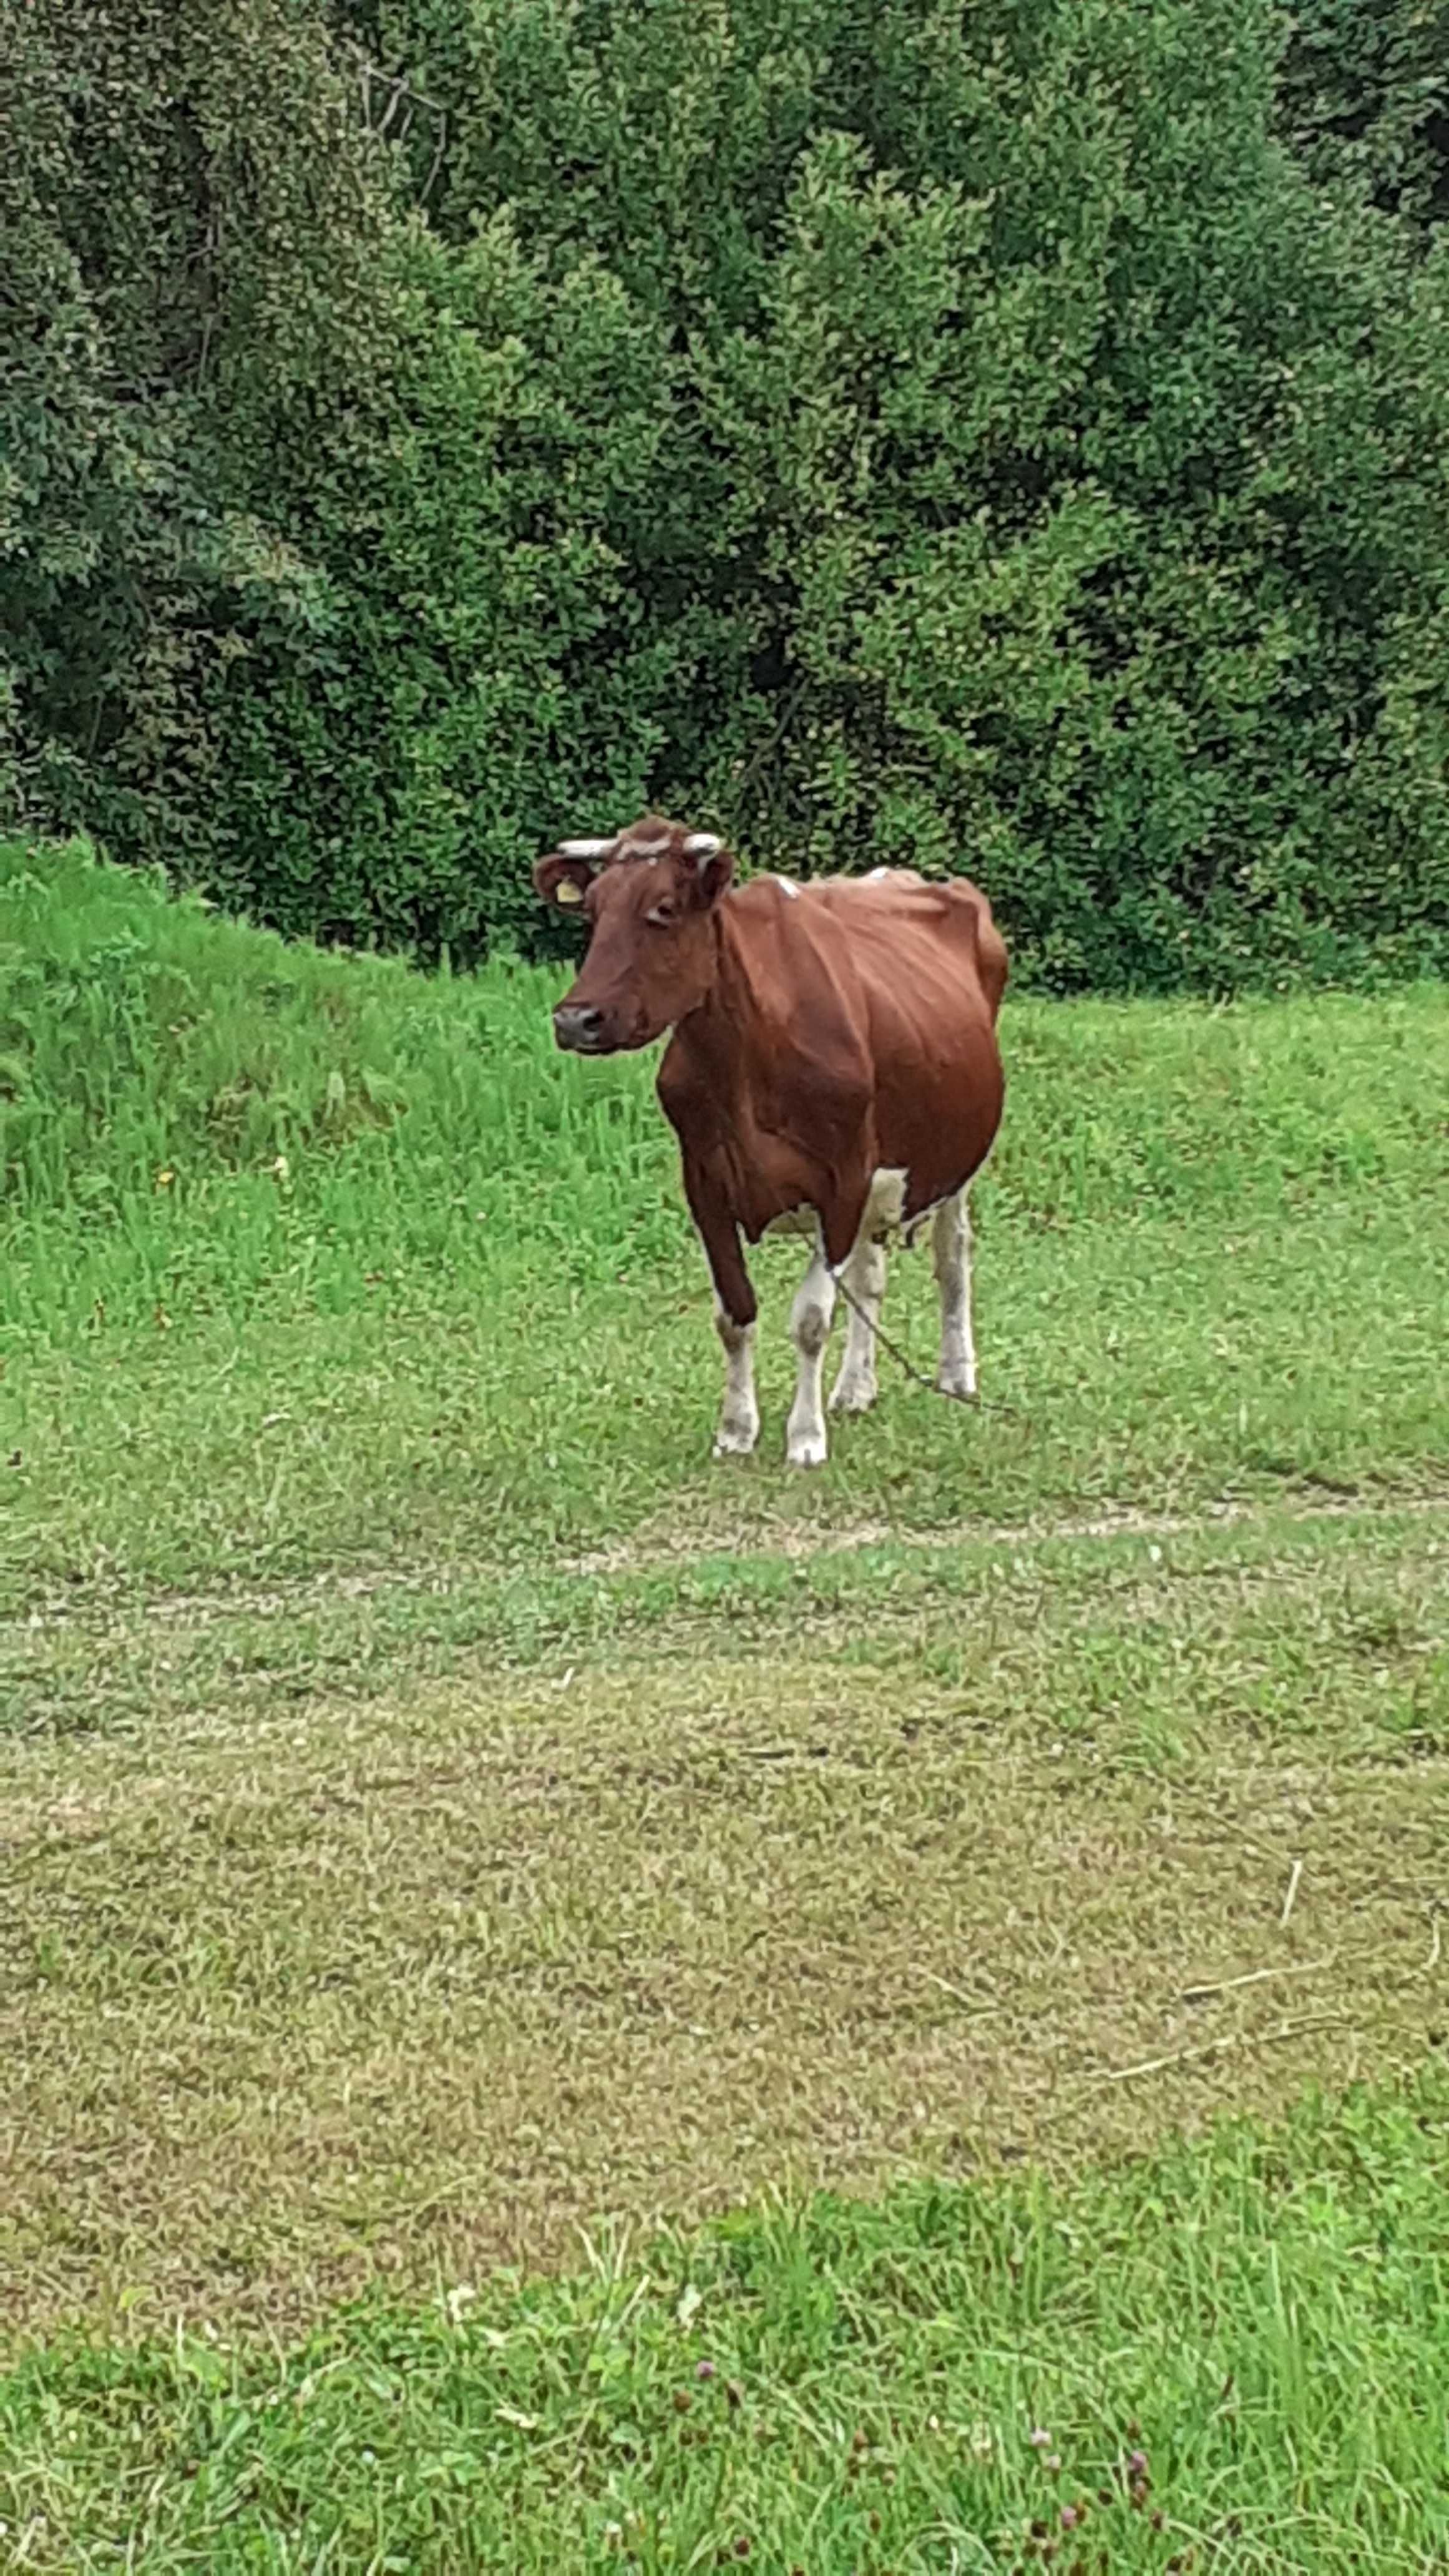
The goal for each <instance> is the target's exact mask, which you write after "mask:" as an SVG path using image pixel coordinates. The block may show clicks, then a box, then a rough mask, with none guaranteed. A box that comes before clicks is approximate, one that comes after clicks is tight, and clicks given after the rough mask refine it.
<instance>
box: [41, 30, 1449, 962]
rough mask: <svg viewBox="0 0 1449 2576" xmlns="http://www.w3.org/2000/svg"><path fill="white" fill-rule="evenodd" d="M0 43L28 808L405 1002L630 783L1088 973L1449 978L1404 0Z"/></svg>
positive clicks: (1430, 386)
mask: <svg viewBox="0 0 1449 2576" xmlns="http://www.w3.org/2000/svg"><path fill="white" fill-rule="evenodd" d="M0 13H3V19H4V25H5V28H6V37H7V41H6V53H7V55H8V56H10V57H11V58H12V62H13V77H11V78H10V79H9V80H8V81H7V82H6V83H5V84H4V88H5V89H6V90H7V91H8V94H9V99H10V107H9V111H8V124H7V128H6V130H5V131H4V132H3V133H0V199H3V201H4V202H3V206H0V212H3V215H4V219H5V226H6V242H7V255H8V263H9V270H10V277H9V280H8V281H7V292H6V298H5V301H4V302H3V304H0V436H3V451H0V460H3V461H0V548H3V550H4V556H5V563H6V579H5V587H4V593H3V599H0V762H3V763H4V764H6V765H7V766H8V785H9V799H8V801H9V802H10V804H11V805H12V806H13V807H15V808H16V809H17V810H18V811H19V813H20V815H21V817H22V819H26V820H29V821H30V822H33V823H36V824H55V823H59V824H67V825H71V824H83V825H85V826H87V827H89V828H91V829H92V830H95V831H97V832H99V833H100V834H101V835H102V836H103V838H104V839H105V840H106V841H107V843H108V844H109V846H110V847H111V848H112V849H113V850H114V851H115V852H117V853H118V854H121V855H126V856H137V857H140V856H148V857H150V856H157V855H164V856H165V857H166V859H167V860H168V862H169V863H170V864H171V865H173V867H175V868H177V869H178V871H179V872H181V873H182V874H184V875H185V876H187V877H188V878H190V879H192V880H193V881H196V882H198V883H201V884H203V885H205V886H206V887H208V888H209V889H210V890H211V891H212V892H213V893H219V894H220V895H221V896H222V897H224V899H225V900H227V901H228V902H231V903H235V904H238V905H244V906H245V907H247V908H248V909H249V910H251V911H252V912H254V913H255V914H257V915H259V916H260V917H262V918H264V919H266V920H270V921H273V922H276V923H277V924H279V925H280V926H281V927H283V928H284V929H287V930H292V931H297V930H308V931H313V932H317V933H320V934H322V935H323V936H331V937H338V938H343V939H348V940H359V939H362V940H368V939H377V940H379V941H383V942H389V943H392V942H403V943H410V944H412V945H414V946H416V947H418V948H419V949H420V950H421V951H422V952H423V953H424V954H433V953H436V952H437V951H438V950H439V949H440V948H441V947H443V946H444V945H447V946H450V947H451V948H453V949H454V950H455V951H456V952H458V953H460V954H462V955H464V956H467V955H472V954H476V953H477V952H478V951H479V950H480V949H481V948H482V947H484V946H485V945H486V944H487V943H488V942H489V941H490V940H492V941H495V942H496V941H497V940H498V939H500V938H504V939H513V940H522V941H530V940H532V939H533V938H534V937H535V936H536V925H535V920H534V907H533V905H532V901H531V897H530V894H529V890H528V880H527V861H528V860H529V859H530V858H531V856H532V855H533V853H534V851H535V850H536V849H537V848H538V847H539V846H541V845H542V844H544V843H545V842H546V841H547V840H548V839H549V838H550V837H552V836H553V835H554V834H555V833H556V832H557V831H558V830H559V829H560V828H561V827H568V826H572V827H573V828H575V829H582V828H595V827H602V826H606V825H608V824H611V823H614V822H617V821H620V820H622V819H624V818H625V816H626V815H627V813H628V812H630V811H632V810H634V809H636V808H637V807H638V806H639V805H640V804H641V803H642V802H644V801H645V799H646V798H649V799H652V800H656V801H659V802H661V803H664V804H666V805H668V806H670V807H672V808H674V809H675V810H678V811H682V812H686V813H688V814H689V815H690V816H691V817H693V818H695V819H697V820H700V821H711V822H717V823H722V824H723V825H724V826H725V827H726V828H727V829H728V830H729V832H730V833H731V835H732V836H733V837H734V839H735V840H736V842H737V844H738V846H739V847H740V848H741V849H742V851H743V852H744V853H745V854H746V855H747V856H748V857H749V858H750V859H752V860H756V861H766V862H770V863H781V862H785V863H789V864H791V865H793V866H795V867H797V868H802V867H821V866H826V865H830V866H836V865H841V864H844V865H847V866H855V865H857V864H859V865H864V864H867V863H877V862H879V861H881V860H883V859H886V860H898V861H909V862H911V863H913V864H916V865H919V866H922V867H925V868H928V869H942V868H950V867H954V866H969V867H970V868H971V869H972V870H973V871H974V872H976V873H979V874H980V875H981V876H982V878H983V879H984V881H985V882H986V883H987V884H988V886H989V887H990V889H991V892H992V895H993V898H994V900H995V901H996V902H997V903H998V905H999V908H1000V911H1001V913H1002V916H1003V918H1004V920H1005V921H1006V923H1007V925H1008V927H1009V929H1010V930H1011V932H1012V934H1013V936H1014V940H1015V943H1016V946H1017V951H1018V957H1019V971H1020V972H1021V973H1022V975H1023V976H1025V977H1030V978H1032V979H1034V980H1035V981H1037V982H1038V983H1039V984H1042V985H1045V986H1047V987H1049V988H1054V989H1060V990H1069V989H1077V988H1081V987H1084V986H1098V987H1108V988H1115V989H1129V988H1140V987H1151V988H1156V989H1168V988H1171V987H1174V986H1178V985H1184V986H1188V987H1196V988H1199V989H1201V988H1204V987H1206V988H1221V989H1230V988H1233V987H1237V986H1242V985H1248V984H1254V983H1261V982H1265V981H1266V982H1271V981H1278V980H1287V979H1296V978H1301V977H1305V976H1306V977H1318V976H1321V977H1344V976H1348V977H1355V978H1360V977H1364V976H1367V975H1369V974H1384V973H1403V972H1412V971H1414V970H1415V969H1417V968H1420V967H1424V966H1433V965H1436V964H1437V965H1442V964H1443V963H1444V962H1446V960H1449V785H1446V776H1449V772H1446V751H1449V722H1446V715H1449V606H1446V603H1449V509H1446V470H1445V460H1446V443H1445V434H1444V430H1443V426H1442V424H1443V421H1444V419H1445V418H1446V416H1449V411H1446V406H1449V321H1446V290H1449V266H1446V254H1445V251H1444V248H1443V245H1442V242H1441V241H1440V239H1439V236H1438V234H1437V232H1436V224H1435V219H1436V215H1437V212H1438V208H1439V204H1440V201H1441V198H1442V195H1443V192H1444V181H1443V172H1444V168H1445V161H1444V157H1443V155H1442V153H1441V151H1440V140H1441V122H1440V116H1439V106H1438V100H1439V97H1440V90H1439V89H1438V88H1436V86H1435V83H1436V81H1438V80H1439V78H1440V74H1439V72H1438V69H1437V65H1438V63H1439V62H1440V61H1441V60H1442V59H1443V53H1442V48H1441V49H1439V51H1438V52H1436V51H1435V49H1434V47H1433V45H1432V44H1431V43H1430V42H1429V39H1428V37H1427V36H1426V34H1425V32H1424V30H1423V29H1421V28H1420V27H1419V25H1418V19H1417V15H1416V14H1415V13H1414V12H1412V11H1411V10H1410V9H1409V8H1408V7H1407V6H1402V7H1399V8H1397V9H1395V8H1392V7H1384V8H1381V9H1379V10H1377V11H1373V10H1367V9H1358V10H1353V11H1347V10H1343V9H1341V8H1339V7H1337V6H1336V5H1335V0H1316V5H1315V6H1314V7H1312V8H1305V9H1304V11H1303V12H1302V13H1301V14H1300V17H1299V20H1298V22H1297V25H1296V28H1295V30H1294V31H1293V34H1292V40H1291V44H1290V45H1289V47H1288V51H1287V53H1286V56H1285V55H1284V53H1283V46H1284V34H1285V31H1284V29H1283V27H1282V26H1281V25H1280V24H1279V22H1278V21H1277V20H1276V18H1275V17H1274V15H1273V13H1272V12H1271V11H1270V10H1269V9H1268V8H1266V7H1265V6H1263V5H1261V0H1140V5H1137V6H1134V7H1132V8H1131V9H1125V8H1122V7H1120V6H1116V5H1113V4H1112V0H982V5H980V6H978V7H976V8H974V9H972V10H971V11H969V12H966V13H964V14H963V13H962V11H961V10H960V9H959V7H957V6H955V5H951V6H944V5H939V6H938V5H928V6H924V7H923V6H922V5H920V0H877V5H874V6H872V7H869V8H867V7H864V6H862V5H861V0H658V5H656V6H653V7H651V8H649V9H647V10H646V9H643V8H640V7H636V6H632V5H620V0H607V5H606V0H578V5H577V6H574V7H565V6H564V5H563V4H562V0H400V5H396V6H390V5H389V0H371V4H370V5H367V6H365V7H364V6H362V5H354V6H351V7H345V8H344V7H339V8H338V9H336V10H335V11H334V12H333V13H332V15H331V16H330V17H326V18H324V16H323V14H322V11H321V7H320V5H319V6H318V7H317V9H316V10H315V11H313V12H312V14H310V15H309V13H308V11H307V10H306V9H305V8H302V7H298V6H292V5H288V0H198V5H197V6H196V7H194V8H191V9H188V10H186V11H172V10H170V9H168V8H167V7H166V6H165V5H164V0H142V5H133V6H130V7H128V8H127V9H126V10H125V11H124V12H121V11H119V10H117V9H115V8H114V6H108V5H103V0H55V5H54V6H53V7H51V8H49V9H47V10H46V11H44V12H40V11H37V10H34V9H33V8H30V7H27V6H26V5H25V0H0ZM359 49H362V50H359ZM364 52H365V55H366V58H367V61H368V63H370V65H371V66H372V69H371V70H365V69H364V68H363V53H364ZM384 72H385V73H386V74H387V75H388V77H387V78H385V79H384V78H383V77H382V76H381V75H382V73H384ZM399 75H401V76H404V77H403V79H402V85H401V86H399ZM3 113H4V111H3V110H0V114H3Z"/></svg>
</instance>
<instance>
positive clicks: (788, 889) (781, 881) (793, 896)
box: [771, 877, 800, 903]
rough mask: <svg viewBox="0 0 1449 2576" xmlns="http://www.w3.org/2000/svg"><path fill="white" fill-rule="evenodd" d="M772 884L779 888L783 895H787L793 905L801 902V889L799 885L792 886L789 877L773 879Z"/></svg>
mask: <svg viewBox="0 0 1449 2576" xmlns="http://www.w3.org/2000/svg"><path fill="white" fill-rule="evenodd" d="M771 883H772V884H773V885H777V886H778V887H779V889H780V892H781V894H787V895H788V896H789V898H790V901H791V902H792V903H798V902H799V900H800V889H799V887H798V886H797V885H792V884H791V882H790V879H789V878H788V877H772V879H771Z"/></svg>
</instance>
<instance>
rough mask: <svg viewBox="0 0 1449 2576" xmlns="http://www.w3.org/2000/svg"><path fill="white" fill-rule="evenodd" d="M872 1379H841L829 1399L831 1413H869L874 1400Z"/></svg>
mask: <svg viewBox="0 0 1449 2576" xmlns="http://www.w3.org/2000/svg"><path fill="white" fill-rule="evenodd" d="M876 1392H877V1389H876V1383H875V1380H874V1378H873V1377H843V1378H841V1379H840V1380H839V1381H838V1383H837V1385H836V1387H835V1389H834V1392H833V1393H832V1395H831V1398H830V1410H831V1412H832V1413H869V1411H870V1408H871V1406H872V1405H873V1404H874V1402H875V1399H876Z"/></svg>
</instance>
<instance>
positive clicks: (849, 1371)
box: [830, 1211, 886, 1413]
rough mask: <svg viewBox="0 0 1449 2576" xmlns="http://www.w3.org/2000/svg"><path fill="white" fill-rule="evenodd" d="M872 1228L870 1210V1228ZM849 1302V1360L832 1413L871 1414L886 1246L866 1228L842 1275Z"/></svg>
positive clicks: (834, 1392) (834, 1394) (846, 1359)
mask: <svg viewBox="0 0 1449 2576" xmlns="http://www.w3.org/2000/svg"><path fill="white" fill-rule="evenodd" d="M869 1225H870V1215H869V1211H867V1215H866V1228H868V1227H869ZM840 1284H841V1287H842V1288H843V1289H844V1290H845V1292H846V1299H845V1357H844V1359H843V1360H842V1361H841V1363H840V1375H839V1377H838V1378H837V1379H836V1381H835V1385H834V1387H833V1388H832V1390H831V1396H830V1410H831V1412H832V1413H865V1412H868V1411H869V1409H870V1407H871V1405H873V1404H874V1402H875V1398H876V1382H875V1328H876V1325H877V1324H878V1323H879V1321H880V1308H881V1299H882V1298H883V1297H884V1295H885V1284H886V1256H885V1245H884V1244H883V1243H875V1242H873V1241H872V1240H871V1237H870V1234H869V1232H868V1231H866V1230H865V1229H862V1231H861V1234H860V1236H859V1237H858V1239H857V1242H856V1245H855V1249H854V1251H853V1252H852V1253H851V1256H850V1259H849V1260H848V1261H847V1263H846V1265H845V1268H844V1269H843V1270H842V1272H841V1274H840Z"/></svg>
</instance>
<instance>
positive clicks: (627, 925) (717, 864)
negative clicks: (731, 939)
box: [533, 814, 735, 1055]
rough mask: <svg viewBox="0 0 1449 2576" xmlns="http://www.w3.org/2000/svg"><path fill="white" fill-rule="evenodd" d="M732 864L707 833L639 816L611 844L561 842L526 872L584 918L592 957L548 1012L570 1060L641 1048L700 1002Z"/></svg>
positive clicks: (548, 899)
mask: <svg viewBox="0 0 1449 2576" xmlns="http://www.w3.org/2000/svg"><path fill="white" fill-rule="evenodd" d="M734 864H735V863H734V860H733V859H732V858H731V856H730V854H729V851H728V850H726V849H725V848H724V847H723V846H722V845H721V843H720V841H719V840H718V839H717V838H716V836H715V834H714V833H713V832H691V831H688V830H686V828H685V826H684V824H682V823H667V822H666V821H665V820H664V818H663V816H662V815H659V814H645V815H644V816H643V817H642V818H641V819H640V821H639V822H637V823H631V824H630V825H629V828H628V830H627V831H626V832H616V833H615V835H614V837H613V839H612V840H611V841H561V842H560V843H559V846H558V848H557V849H556V850H552V851H550V853H549V855H548V857H547V858H546V859H540V860H539V862H538V864H537V866H536V867H535V869H534V871H533V882H534V884H535V885H536V886H537V888H538V891H539V893H540V894H541V895H542V897H543V899H544V901H545V903H556V904H558V905H559V906H560V907H561V908H562V909H571V910H575V911H578V912H581V913H582V914H583V917H584V919H585V921H586V922H587V923H588V925H589V953H588V955H587V957H586V958H585V959H584V963H583V968H582V971H581V973H580V974H579V976H578V978H577V980H576V982H575V983H574V985H573V987H572V989H571V990H570V991H569V992H567V993H565V995H564V997H563V1000H562V1001H561V1002H560V1003H559V1005H558V1008H557V1010H556V1011H555V1012H554V1015H553V1026H554V1035H555V1037H556V1038H557V1040H558V1043H559V1045H560V1046H561V1047H570V1048H572V1049H573V1051H574V1053H575V1054H576V1055H614V1054H617V1052H618V1050H619V1049H620V1048H621V1047H642V1046H648V1044H649V1042H650V1040H651V1039H652V1038H657V1037H662V1035H663V1033H664V1031H665V1030H666V1029H668V1028H672V1027H673V1026H674V1023H675V1022H676V1021H677V1020H682V1019H684V1018H685V1017H686V1015H687V1014H688V1013H689V1012H690V1011H693V1010H697V1009H698V1007H699V1005H700V1003H701V1002H702V1001H703V1000H704V997H705V995H706V993H707V992H708V991H709V988H710V985H711V984H712V982H713V981H714V972H715V935H714V922H713V914H714V908H715V905H716V904H717V903H718V902H719V899H720V896H721V895H722V894H723V893H724V891H725V888H726V886H727V885H728V884H729V881H730V878H731V876H732V875H733V874H734Z"/></svg>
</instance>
